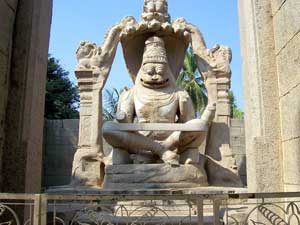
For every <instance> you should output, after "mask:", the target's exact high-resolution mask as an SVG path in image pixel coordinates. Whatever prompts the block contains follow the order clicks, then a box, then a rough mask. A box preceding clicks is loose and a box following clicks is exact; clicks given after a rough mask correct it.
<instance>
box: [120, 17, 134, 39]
mask: <svg viewBox="0 0 300 225" xmlns="http://www.w3.org/2000/svg"><path fill="white" fill-rule="evenodd" d="M119 28H120V29H121V31H122V32H121V35H120V37H121V38H122V37H124V36H126V35H128V34H131V33H133V32H135V31H136V29H137V23H136V20H135V19H134V17H132V16H126V17H124V18H123V19H122V20H121V22H120V23H119Z"/></svg>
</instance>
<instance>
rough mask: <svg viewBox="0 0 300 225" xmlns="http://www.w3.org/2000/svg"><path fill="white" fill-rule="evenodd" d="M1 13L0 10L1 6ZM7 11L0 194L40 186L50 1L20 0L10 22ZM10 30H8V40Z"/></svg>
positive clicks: (34, 190) (34, 189)
mask: <svg viewBox="0 0 300 225" xmlns="http://www.w3.org/2000/svg"><path fill="white" fill-rule="evenodd" d="M0 2H1V4H2V3H3V1H0ZM0 9H1V10H3V7H0ZM9 12H14V10H13V9H11V7H9V9H7V12H4V14H3V13H0V15H1V16H2V15H3V16H6V17H7V18H4V20H3V19H1V21H4V23H3V22H1V26H7V23H6V20H5V19H8V20H10V21H9V24H10V25H9V26H10V27H9V30H8V31H7V32H2V30H1V38H2V37H5V36H6V35H10V36H9V38H8V39H9V40H10V41H11V40H13V44H12V46H13V49H12V54H11V56H12V57H11V69H10V78H9V80H10V87H9V91H8V103H7V108H6V110H7V114H6V121H5V122H6V123H5V131H6V133H5V145H4V148H3V149H4V153H3V157H2V159H3V163H2V165H1V166H2V168H3V170H4V171H5V173H1V177H2V178H3V185H2V190H1V191H3V192H23V193H24V192H31V193H33V192H36V193H37V192H40V188H41V170H42V169H41V167H42V144H43V143H42V141H43V117H44V92H45V86H44V85H43V84H45V78H46V75H45V74H46V67H47V56H48V44H49V33H50V24H51V13H52V1H51V0H46V1H38V0H28V1H24V0H20V1H19V4H18V10H17V14H16V19H15V20H14V19H13V18H9V15H7V14H6V13H9ZM1 29H2V28H1ZM13 30H14V31H13ZM9 31H11V32H12V31H13V33H14V37H13V38H12V36H11V34H10V32H9ZM2 34H3V35H2ZM6 47H7V46H6ZM8 55H10V54H8ZM43 74H44V76H43ZM12 174H14V176H12Z"/></svg>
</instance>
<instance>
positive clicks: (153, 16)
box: [142, 0, 170, 22]
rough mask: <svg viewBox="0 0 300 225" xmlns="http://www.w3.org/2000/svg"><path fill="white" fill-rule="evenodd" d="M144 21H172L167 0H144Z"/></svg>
mask: <svg viewBox="0 0 300 225" xmlns="http://www.w3.org/2000/svg"><path fill="white" fill-rule="evenodd" d="M142 19H143V20H144V21H148V22H149V21H151V20H156V21H159V22H170V15H169V14H168V1H167V0H144V12H143V14H142Z"/></svg>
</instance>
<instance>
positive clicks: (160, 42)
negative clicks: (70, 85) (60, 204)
mask: <svg viewBox="0 0 300 225" xmlns="http://www.w3.org/2000/svg"><path fill="white" fill-rule="evenodd" d="M119 42H121V44H122V47H123V54H124V58H125V62H126V65H127V69H128V72H129V75H130V77H131V78H132V80H133V83H134V86H133V87H132V88H130V89H126V90H125V91H123V92H122V94H121V96H120V99H119V104H118V111H117V117H116V120H115V121H114V122H105V123H104V124H103V126H102V114H101V111H102V110H101V104H102V98H101V92H102V89H103V87H104V85H105V82H106V80H107V77H108V75H109V72H110V69H111V66H112V63H113V60H114V57H115V53H116V49H117V46H118V43H119ZM189 44H191V45H192V48H193V52H194V54H195V56H196V64H197V66H198V69H199V71H200V72H201V74H202V75H203V78H204V83H205V86H206V89H207V95H208V105H207V106H206V108H205V110H204V112H203V114H202V115H201V118H196V117H195V111H194V109H193V105H192V102H191V98H190V96H189V95H188V93H187V92H186V91H185V90H183V89H181V88H178V87H176V79H177V77H178V75H179V73H180V71H181V68H182V65H183V61H184V56H185V53H186V49H187V47H188V46H189ZM231 57H232V54H231V50H230V48H228V47H225V46H220V45H216V46H214V47H213V48H212V49H208V48H207V47H206V44H205V41H204V38H203V36H202V34H201V32H200V31H199V30H198V28H197V27H195V26H194V25H192V24H190V23H188V22H186V21H185V19H183V18H179V19H176V20H175V21H174V22H173V23H171V22H170V16H169V14H168V3H167V0H144V11H143V13H142V20H141V21H140V22H137V21H136V20H135V19H134V18H133V17H125V18H124V19H123V20H122V21H121V22H120V23H118V24H116V25H115V26H113V27H112V28H111V29H110V30H109V32H108V33H107V35H106V37H105V41H104V43H103V45H102V46H101V47H99V48H98V47H97V46H96V44H94V43H92V42H88V41H84V42H81V43H80V46H79V48H78V50H77V59H78V66H77V68H76V70H75V73H76V75H77V77H78V84H79V88H80V92H81V110H80V133H79V148H78V150H77V152H76V155H75V157H74V163H73V180H76V181H78V182H77V183H79V184H80V185H83V186H84V185H85V186H92V187H103V185H104V188H115V187H116V186H118V187H124V188H164V187H184V188H187V187H199V186H207V185H209V184H212V185H222V186H223V185H224V186H231V185H233V186H238V185H240V182H239V178H238V174H237V173H236V171H234V169H233V168H234V160H232V159H233V157H232V154H231V153H230V152H231V150H230V146H229V141H228V138H227V136H226V135H224V134H221V135H220V132H225V133H226V132H227V133H228V131H227V130H226V129H219V128H220V127H225V128H228V126H229V121H230V120H229V116H230V106H229V98H228V91H229V88H230V76H231V70H230V62H231ZM220 125H221V126H220ZM227 133H226V134H227ZM102 134H103V137H104V139H105V140H106V141H107V142H108V143H109V144H110V145H111V146H112V148H113V150H112V153H111V154H109V153H106V152H104V151H103V148H102V145H103V142H102ZM224 137H226V138H224ZM224 149H225V150H224ZM222 151H226V153H222ZM226 157H227V158H228V159H227V158H226ZM225 159H226V160H225ZM216 174H218V176H216ZM217 180H220V182H219V181H217ZM75 183H76V182H75Z"/></svg>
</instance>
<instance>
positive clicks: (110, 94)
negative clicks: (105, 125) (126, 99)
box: [102, 88, 122, 121]
mask: <svg viewBox="0 0 300 225" xmlns="http://www.w3.org/2000/svg"><path fill="white" fill-rule="evenodd" d="M121 92H122V90H121V91H120V92H119V91H118V90H117V89H116V88H113V89H112V90H107V89H105V93H104V102H103V103H104V104H103V111H102V115H103V120H106V121H109V120H114V119H115V117H116V113H117V108H118V102H119V98H120V93H121Z"/></svg>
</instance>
